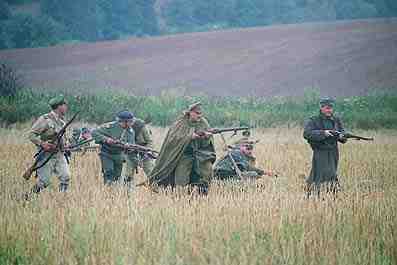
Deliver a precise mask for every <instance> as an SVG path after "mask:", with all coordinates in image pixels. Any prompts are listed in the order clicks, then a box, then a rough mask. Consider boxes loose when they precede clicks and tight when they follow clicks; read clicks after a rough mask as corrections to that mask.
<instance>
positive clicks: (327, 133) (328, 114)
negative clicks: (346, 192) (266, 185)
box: [303, 98, 347, 197]
mask: <svg viewBox="0 0 397 265" xmlns="http://www.w3.org/2000/svg"><path fill="white" fill-rule="evenodd" d="M334 103H335V102H334V100H332V99H330V98H324V99H322V100H320V113H319V114H318V115H316V116H313V117H311V118H310V119H309V120H308V121H306V123H305V127H304V132H303V137H304V138H305V139H306V140H307V141H308V143H309V144H310V146H311V148H312V150H313V158H312V168H311V171H310V175H309V176H308V178H307V179H306V185H307V186H306V187H307V196H308V197H309V196H310V194H311V191H312V190H313V188H314V189H315V190H316V191H317V194H318V195H320V188H321V185H322V184H326V185H327V190H328V191H331V192H333V193H336V192H337V189H338V187H339V182H338V173H337V171H338V162H339V149H338V143H346V141H347V140H346V139H345V138H344V137H343V134H341V135H340V136H334V134H333V133H332V132H333V131H340V132H344V128H343V125H342V121H341V119H340V118H338V117H337V116H335V115H334Z"/></svg>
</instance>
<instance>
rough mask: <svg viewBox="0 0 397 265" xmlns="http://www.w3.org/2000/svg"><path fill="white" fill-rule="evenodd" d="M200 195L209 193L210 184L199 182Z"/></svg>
mask: <svg viewBox="0 0 397 265" xmlns="http://www.w3.org/2000/svg"><path fill="white" fill-rule="evenodd" d="M197 191H198V195H203V196H207V195H208V185H207V184H199V185H197Z"/></svg>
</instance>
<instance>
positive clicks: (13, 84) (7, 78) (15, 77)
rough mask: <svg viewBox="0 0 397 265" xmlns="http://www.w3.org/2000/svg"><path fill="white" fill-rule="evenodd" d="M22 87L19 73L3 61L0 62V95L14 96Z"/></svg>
mask: <svg viewBox="0 0 397 265" xmlns="http://www.w3.org/2000/svg"><path fill="white" fill-rule="evenodd" d="M22 87H23V84H22V81H21V77H20V75H19V74H18V73H17V72H16V71H15V70H14V69H13V68H12V67H10V66H8V65H7V64H5V63H1V64H0V96H1V97H6V98H14V97H15V96H16V94H17V93H18V91H20V90H21V89H22Z"/></svg>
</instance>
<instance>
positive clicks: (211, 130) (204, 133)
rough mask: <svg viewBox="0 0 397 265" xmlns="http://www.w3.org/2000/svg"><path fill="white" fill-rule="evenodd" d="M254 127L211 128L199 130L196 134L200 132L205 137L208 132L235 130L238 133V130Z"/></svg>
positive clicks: (216, 132)
mask: <svg viewBox="0 0 397 265" xmlns="http://www.w3.org/2000/svg"><path fill="white" fill-rule="evenodd" d="M249 129H252V127H247V126H244V127H230V128H209V129H206V130H204V131H197V132H196V134H198V135H199V136H200V137H205V136H206V134H208V133H209V134H221V133H224V132H233V133H234V134H237V132H238V131H246V130H249Z"/></svg>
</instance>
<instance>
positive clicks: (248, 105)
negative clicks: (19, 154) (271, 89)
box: [0, 90, 397, 129]
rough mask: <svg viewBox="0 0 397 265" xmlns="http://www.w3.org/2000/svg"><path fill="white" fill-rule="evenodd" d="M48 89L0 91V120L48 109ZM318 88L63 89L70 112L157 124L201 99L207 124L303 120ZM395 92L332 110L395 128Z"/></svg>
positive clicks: (358, 122) (314, 107)
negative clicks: (214, 94)
mask: <svg viewBox="0 0 397 265" xmlns="http://www.w3.org/2000/svg"><path fill="white" fill-rule="evenodd" d="M55 95H56V93H55V92H51V93H45V94H43V93H41V94H38V93H34V92H33V91H31V90H23V91H19V92H18V93H17V94H16V95H15V97H14V98H13V100H12V101H10V100H9V98H8V97H4V96H0V120H2V121H3V122H5V123H7V124H10V123H15V122H23V121H27V120H29V119H31V118H34V117H38V116H39V115H41V114H43V113H45V112H48V111H49V106H48V101H49V99H50V98H52V97H53V96H55ZM317 96H318V94H317V93H315V92H313V91H307V92H306V95H305V98H301V99H297V98H288V97H279V98H272V99H271V100H268V99H267V100H266V99H262V98H227V97H226V98H224V97H223V98H210V97H207V96H200V97H197V96H196V97H189V98H184V97H180V96H177V95H173V94H170V93H164V94H162V95H161V96H158V97H154V96H145V97H138V96H129V95H126V94H120V93H114V92H113V93H109V92H97V93H96V94H95V95H81V96H78V97H76V96H75V95H67V94H66V97H67V101H68V102H69V107H70V111H71V112H77V111H79V112H80V115H79V118H80V119H81V120H84V121H87V122H95V123H103V122H106V121H111V120H113V119H114V116H115V114H116V113H117V112H119V111H120V110H123V109H129V110H131V111H132V112H134V113H135V114H136V116H137V117H140V118H144V119H146V118H150V119H151V120H152V123H153V124H154V125H157V126H167V125H170V124H171V123H172V122H173V121H174V120H175V119H176V118H177V117H178V116H179V115H181V113H182V111H183V110H185V109H186V108H187V106H188V105H189V104H191V103H193V102H196V101H201V102H202V104H203V108H204V109H205V113H206V117H207V118H208V120H209V121H210V123H211V125H212V126H217V127H222V126H247V125H251V126H257V127H275V126H280V125H292V126H302V125H303V123H304V120H305V119H307V118H308V117H310V116H312V115H317V114H318V111H319V106H318V98H317ZM396 106H397V95H395V94H379V95H369V96H363V97H351V98H345V99H337V102H336V110H337V112H338V113H337V115H338V116H341V117H342V119H343V121H344V123H345V126H346V127H347V128H361V129H377V128H394V129H395V128H397V118H396V117H397V107H396Z"/></svg>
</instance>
